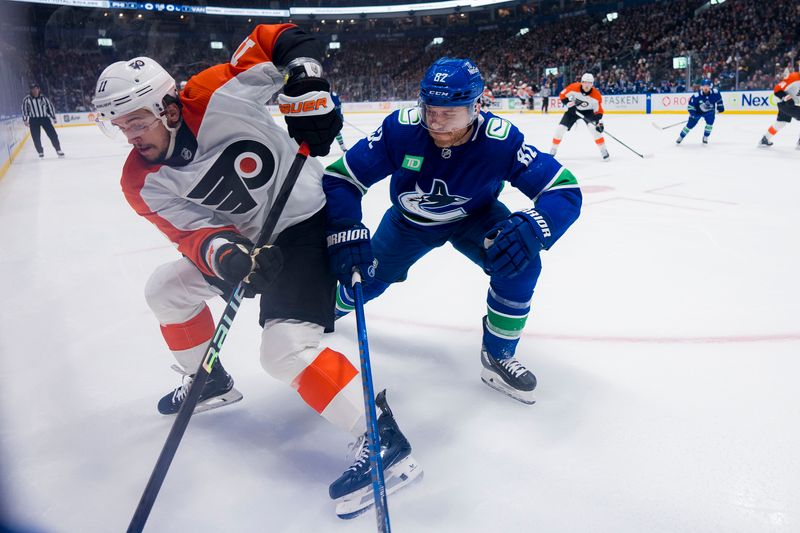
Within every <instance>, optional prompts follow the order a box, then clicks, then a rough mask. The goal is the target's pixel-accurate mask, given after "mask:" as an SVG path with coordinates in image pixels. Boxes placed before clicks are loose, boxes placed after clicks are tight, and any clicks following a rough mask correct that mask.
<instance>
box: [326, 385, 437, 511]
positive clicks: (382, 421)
mask: <svg viewBox="0 0 800 533" xmlns="http://www.w3.org/2000/svg"><path fill="white" fill-rule="evenodd" d="M375 405H376V406H377V407H379V408H380V410H381V411H382V414H381V415H380V417H379V418H378V434H379V438H380V442H381V445H380V450H381V452H380V453H381V459H382V460H383V476H384V481H385V483H386V494H392V493H393V492H397V491H398V490H399V489H401V488H402V487H405V486H406V485H408V484H409V483H411V482H412V481H414V480H415V479H417V478H419V477H421V476H422V467H421V466H420V465H419V463H417V462H416V461H415V460H414V458H413V457H411V444H410V443H409V442H408V440H407V439H406V438H405V436H404V435H403V433H402V432H401V431H400V428H399V427H398V426H397V422H396V421H395V419H394V416H393V415H392V411H391V409H389V405H388V404H387V403H386V391H385V390H384V391H381V392H380V393H379V394H378V396H377V397H376V398H375ZM351 450H352V452H353V454H354V462H353V465H352V466H351V467H350V468H348V469H347V470H345V471H344V473H343V474H342V475H341V476H339V478H338V479H337V480H336V481H334V482H333V483H331V485H330V488H329V491H328V492H329V493H330V496H331V499H333V500H334V501H335V503H336V515H337V516H338V517H339V518H342V519H345V520H349V519H351V518H355V517H357V516H359V515H360V514H362V513H364V512H366V511H367V510H368V509H369V508H370V507H372V506H373V505H374V504H375V500H374V494H373V490H372V467H371V465H370V457H369V446H368V443H367V434H366V433H364V435H362V436H361V437H359V438H358V440H357V441H356V442H355V443H354V444H353V445H352V448H351Z"/></svg>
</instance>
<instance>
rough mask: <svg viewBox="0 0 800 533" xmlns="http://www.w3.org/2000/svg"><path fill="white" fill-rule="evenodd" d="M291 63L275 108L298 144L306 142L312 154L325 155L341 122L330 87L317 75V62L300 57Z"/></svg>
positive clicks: (318, 69)
mask: <svg viewBox="0 0 800 533" xmlns="http://www.w3.org/2000/svg"><path fill="white" fill-rule="evenodd" d="M303 60H306V61H303ZM295 62H297V65H296V66H292V63H295ZM292 63H290V64H289V65H288V66H287V69H288V71H289V74H288V78H287V81H286V85H284V87H283V94H281V95H279V96H278V108H279V109H280V111H281V113H283V115H284V118H285V119H286V128H287V129H288V130H289V136H290V137H291V138H292V139H294V140H295V141H297V144H300V143H302V142H304V141H305V142H306V143H307V144H308V147H309V153H310V154H311V156H312V157H317V156H323V155H328V153H329V152H330V150H331V143H332V142H333V140H334V139H335V138H336V135H337V134H338V133H339V131H341V129H342V124H343V120H342V116H341V115H340V114H339V113H338V112H337V111H336V108H335V107H334V105H333V100H332V99H331V94H330V92H331V86H330V84H329V83H328V82H327V80H324V79H322V78H321V77H320V76H321V75H322V66H320V65H319V63H317V62H316V61H312V60H310V59H308V58H300V59H299V60H294V61H292Z"/></svg>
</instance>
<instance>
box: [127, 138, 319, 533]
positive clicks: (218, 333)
mask: <svg viewBox="0 0 800 533" xmlns="http://www.w3.org/2000/svg"><path fill="white" fill-rule="evenodd" d="M307 158H308V145H307V144H306V143H303V144H301V145H300V148H299V149H298V150H297V155H295V157H294V162H293V163H292V166H291V168H290V169H289V173H288V174H287V175H286V181H284V182H283V185H282V186H281V189H280V191H279V192H278V196H277V197H276V198H275V201H274V202H273V204H272V208H271V209H270V211H269V215H268V216H267V220H266V221H265V222H264V227H263V228H262V230H261V233H260V234H259V236H258V240H257V241H256V248H260V247H261V246H264V245H265V244H266V243H267V242H269V239H270V237H271V236H272V232H273V231H274V230H275V226H276V225H277V224H278V219H279V218H280V216H281V213H282V212H283V208H284V207H285V206H286V202H287V200H288V199H289V195H290V194H291V192H292V188H293V187H294V184H295V182H296V181H297V177H298V176H299V175H300V171H301V170H302V169H303V165H304V164H305V162H306V159H307ZM244 291H245V287H244V283H243V282H239V284H238V285H237V286H236V288H235V289H234V291H233V294H231V297H230V299H229V300H228V305H227V306H226V307H225V311H224V312H223V313H222V319H220V321H219V323H217V329H216V330H215V331H214V336H213V337H211V342H209V343H208V349H207V350H206V355H205V357H204V358H203V361H202V362H201V363H200V366H199V367H198V368H197V372H195V375H194V381H193V382H192V384H191V386H190V387H189V394H188V395H187V396H186V399H185V400H184V401H183V404H182V405H181V407H180V409H179V410H178V414H177V415H176V416H175V422H173V424H172V429H170V431H169V435H167V441H166V442H165V443H164V446H163V447H162V448H161V454H160V455H159V456H158V460H157V461H156V465H155V467H153V473H152V474H150V479H149V480H148V481H147V486H146V487H145V488H144V493H143V494H142V497H141V499H140V500H139V505H138V506H137V507H136V511H135V512H134V513H133V518H131V523H130V524H129V525H128V533H140V532H141V531H142V530H143V529H144V525H145V523H146V522H147V518H148V517H149V516H150V510H151V509H152V508H153V503H155V501H156V497H157V496H158V491H159V490H160V489H161V485H162V484H163V483H164V478H165V477H166V476H167V471H168V470H169V466H170V464H172V459H173V458H174V457H175V452H176V451H177V450H178V446H179V445H180V443H181V439H182V438H183V434H184V432H185V431H186V426H188V425H189V419H190V418H191V417H192V413H193V412H194V408H195V406H196V405H197V402H198V400H199V399H200V393H201V392H203V387H205V385H206V381H208V375H209V374H210V373H211V369H212V368H213V367H214V364H215V363H216V362H217V358H218V357H219V352H220V350H221V349H222V343H223V342H225V337H226V336H227V334H228V330H229V329H230V327H231V325H232V324H233V319H234V318H235V317H236V312H237V311H239V305H240V304H241V303H242V299H243V298H244Z"/></svg>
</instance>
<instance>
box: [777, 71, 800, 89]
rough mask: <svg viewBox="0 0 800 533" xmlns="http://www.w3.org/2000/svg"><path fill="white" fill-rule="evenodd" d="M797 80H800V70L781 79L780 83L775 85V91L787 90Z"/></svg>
mask: <svg viewBox="0 0 800 533" xmlns="http://www.w3.org/2000/svg"><path fill="white" fill-rule="evenodd" d="M795 82H800V72H792V73H791V74H789V75H788V76H787V77H785V78H784V79H782V80H781V82H780V83H779V84H777V85H776V86H775V88H774V89H773V92H776V93H777V92H779V91H785V90H786V88H787V87H789V85H791V84H792V83H795Z"/></svg>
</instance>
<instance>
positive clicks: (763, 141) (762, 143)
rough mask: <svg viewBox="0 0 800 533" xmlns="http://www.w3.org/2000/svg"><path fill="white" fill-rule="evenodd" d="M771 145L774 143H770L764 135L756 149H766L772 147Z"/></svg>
mask: <svg viewBox="0 0 800 533" xmlns="http://www.w3.org/2000/svg"><path fill="white" fill-rule="evenodd" d="M773 144H774V143H773V142H772V141H770V140H769V139H767V136H766V135H764V136H763V137H761V140H760V141H759V142H758V147H759V148H768V147H770V146H772V145H773Z"/></svg>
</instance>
